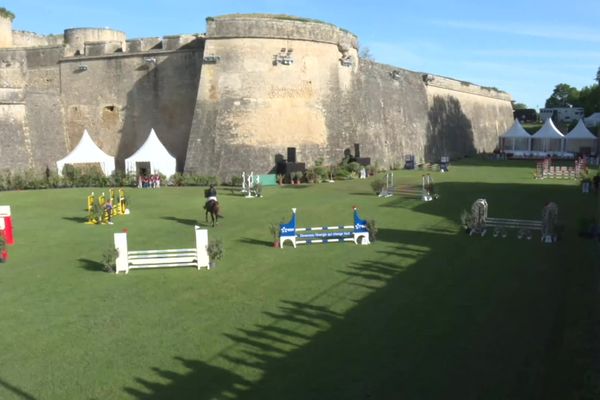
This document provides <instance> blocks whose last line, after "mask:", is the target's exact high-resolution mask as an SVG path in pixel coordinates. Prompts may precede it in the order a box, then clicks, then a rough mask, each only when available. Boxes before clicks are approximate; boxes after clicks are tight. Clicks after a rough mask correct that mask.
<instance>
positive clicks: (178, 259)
mask: <svg viewBox="0 0 600 400" xmlns="http://www.w3.org/2000/svg"><path fill="white" fill-rule="evenodd" d="M194 231H195V234H196V247H195V248H188V249H166V250H135V251H129V250H128V246H127V233H124V232H123V233H115V234H114V241H115V249H116V250H117V251H118V253H119V254H118V257H117V260H116V271H115V272H116V273H117V274H118V273H119V272H125V273H126V274H127V273H129V270H130V269H147V268H170V267H171V268H172V267H196V268H197V269H200V268H202V267H206V269H210V264H209V258H208V253H207V251H206V247H207V246H208V230H206V229H200V227H199V226H195V227H194Z"/></svg>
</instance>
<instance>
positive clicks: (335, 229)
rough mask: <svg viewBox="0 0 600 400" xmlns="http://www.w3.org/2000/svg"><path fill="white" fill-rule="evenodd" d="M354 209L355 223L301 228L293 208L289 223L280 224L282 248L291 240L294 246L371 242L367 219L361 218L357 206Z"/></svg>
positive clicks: (365, 243)
mask: <svg viewBox="0 0 600 400" xmlns="http://www.w3.org/2000/svg"><path fill="white" fill-rule="evenodd" d="M353 210H354V225H333V226H311V227H307V228H299V227H297V226H296V209H295V208H292V218H291V219H290V222H288V223H287V224H280V225H279V243H280V245H281V248H283V244H284V243H285V242H286V241H290V242H291V243H292V245H293V246H294V248H296V245H298V244H317V243H323V244H324V243H342V242H354V244H363V245H367V244H370V242H369V231H368V230H367V221H366V220H364V219H361V218H360V216H359V215H358V210H357V209H356V207H354V208H353Z"/></svg>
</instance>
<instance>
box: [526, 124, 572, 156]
mask: <svg viewBox="0 0 600 400" xmlns="http://www.w3.org/2000/svg"><path fill="white" fill-rule="evenodd" d="M564 137H565V136H564V135H563V134H562V133H560V131H559V130H558V129H556V126H554V123H553V122H552V118H548V119H547V120H546V122H544V125H543V126H542V127H541V128H540V129H539V130H538V131H537V132H536V133H534V134H533V136H532V137H531V150H533V151H537V152H542V153H562V151H563V139H564Z"/></svg>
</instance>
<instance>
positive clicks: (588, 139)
mask: <svg viewBox="0 0 600 400" xmlns="http://www.w3.org/2000/svg"><path fill="white" fill-rule="evenodd" d="M597 143H598V138H597V137H596V136H594V134H593V133H592V132H590V131H589V130H588V128H586V127H585V124H584V122H583V120H582V119H580V120H579V122H578V123H577V125H576V126H575V128H573V129H572V130H571V132H569V133H567V135H566V136H565V150H566V151H571V152H573V153H581V152H582V151H581V150H582V147H583V148H586V147H587V148H588V149H589V150H590V151H591V152H592V153H596V146H597Z"/></svg>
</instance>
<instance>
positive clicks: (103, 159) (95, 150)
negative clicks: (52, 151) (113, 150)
mask: <svg viewBox="0 0 600 400" xmlns="http://www.w3.org/2000/svg"><path fill="white" fill-rule="evenodd" d="M96 163H97V164H100V168H102V172H104V175H106V176H109V175H110V174H112V173H113V172H114V170H115V158H114V157H112V156H109V155H108V154H106V153H105V152H103V151H102V150H101V149H100V148H99V147H98V146H96V143H94V141H93V140H92V138H91V137H90V134H89V133H88V131H87V129H86V130H84V131H83V135H82V136H81V139H80V140H79V143H78V144H77V146H75V148H74V149H73V150H72V151H71V152H70V153H69V154H68V155H67V156H66V157H65V158H63V159H62V160H58V161H57V162H56V167H57V168H58V174H59V175H61V176H62V171H63V167H64V166H65V164H96Z"/></svg>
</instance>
